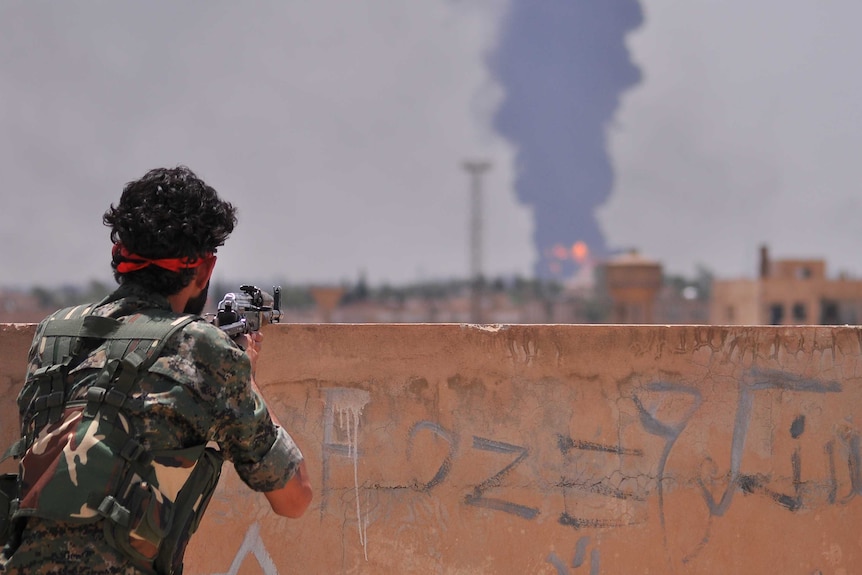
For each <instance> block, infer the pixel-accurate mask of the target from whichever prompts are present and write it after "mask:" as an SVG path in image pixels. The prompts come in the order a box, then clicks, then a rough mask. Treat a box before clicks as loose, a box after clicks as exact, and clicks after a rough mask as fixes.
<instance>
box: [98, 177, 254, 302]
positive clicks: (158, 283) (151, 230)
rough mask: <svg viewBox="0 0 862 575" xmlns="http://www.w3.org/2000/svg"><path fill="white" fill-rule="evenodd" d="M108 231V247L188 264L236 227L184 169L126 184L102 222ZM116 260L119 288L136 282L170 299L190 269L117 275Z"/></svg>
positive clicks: (228, 211)
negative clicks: (123, 248)
mask: <svg viewBox="0 0 862 575" xmlns="http://www.w3.org/2000/svg"><path fill="white" fill-rule="evenodd" d="M102 222H103V223H104V224H105V225H106V226H108V227H110V228H111V241H112V242H113V243H115V244H116V243H118V242H119V243H121V244H122V245H123V246H125V248H126V249H127V250H128V251H129V252H131V253H133V254H136V255H139V256H142V257H145V258H153V259H156V258H189V259H190V260H191V261H195V260H197V259H198V258H200V257H204V256H206V255H207V254H211V253H215V251H216V249H217V248H218V247H219V246H222V245H224V242H225V240H227V238H228V236H229V235H230V234H231V232H232V231H233V228H234V226H236V223H237V219H236V208H234V206H233V205H231V204H230V203H229V202H226V201H223V200H221V199H220V198H219V197H218V194H217V193H216V191H215V190H214V189H213V188H212V187H210V186H208V185H207V184H206V183H204V181H203V180H201V179H200V178H198V177H197V176H196V175H195V173H194V172H192V171H191V170H190V169H189V168H187V167H185V166H177V167H176V168H156V169H154V170H150V171H149V172H147V173H146V174H145V175H144V177H142V178H141V179H139V180H135V181H133V182H129V183H128V184H126V186H125V187H124V188H123V195H122V196H121V197H120V202H119V204H117V206H116V207H115V206H114V205H113V204H111V207H110V208H109V209H108V211H106V212H105V214H104V216H102ZM118 263H119V261H118V258H117V257H114V259H113V261H112V262H111V267H112V268H113V270H114V279H116V280H117V282H118V283H122V282H124V281H127V280H129V281H134V282H136V283H138V284H140V285H142V286H144V287H146V288H148V289H151V290H153V291H155V292H157V293H160V294H162V295H165V296H168V295H172V294H175V293H177V292H178V291H180V290H181V289H182V288H184V287H185V286H187V285H188V284H189V283H190V282H191V280H192V278H193V277H194V274H195V270H194V269H183V270H180V271H179V272H172V271H169V270H166V269H162V268H160V267H157V266H154V265H151V266H148V267H146V268H143V269H141V270H137V271H133V272H128V273H124V274H121V273H119V272H118V271H117V265H118Z"/></svg>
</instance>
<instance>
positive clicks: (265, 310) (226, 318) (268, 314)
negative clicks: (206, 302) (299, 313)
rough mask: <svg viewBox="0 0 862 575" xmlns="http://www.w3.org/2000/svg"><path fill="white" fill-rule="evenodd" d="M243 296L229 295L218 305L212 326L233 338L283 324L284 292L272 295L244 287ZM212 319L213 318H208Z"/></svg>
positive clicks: (274, 289)
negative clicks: (268, 325)
mask: <svg viewBox="0 0 862 575" xmlns="http://www.w3.org/2000/svg"><path fill="white" fill-rule="evenodd" d="M239 289H240V292H239V293H233V292H231V293H226V294H225V296H224V297H223V298H222V300H221V301H220V302H219V304H218V311H217V312H216V314H215V316H214V317H212V319H211V323H212V324H214V325H216V326H218V327H219V328H221V330H222V331H224V332H225V333H226V334H228V335H229V336H230V337H232V338H235V337H237V336H239V335H242V334H244V333H250V332H253V331H260V328H262V327H263V326H265V325H266V324H269V323H279V322H280V321H281V315H282V313H281V288H280V287H274V288H272V295H270V294H268V293H266V292H265V291H262V290H260V289H259V288H257V287H256V286H251V285H243V286H240V288H239ZM208 315H210V316H212V315H213V314H208Z"/></svg>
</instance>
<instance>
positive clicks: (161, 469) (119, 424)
mask: <svg viewBox="0 0 862 575" xmlns="http://www.w3.org/2000/svg"><path fill="white" fill-rule="evenodd" d="M92 309H93V308H92V307H90V308H88V307H84V306H79V307H76V308H67V309H64V310H60V311H59V312H57V313H55V314H53V315H52V316H51V317H50V318H49V319H48V320H46V323H45V324H44V331H43V332H42V334H41V339H40V341H39V342H36V345H38V346H39V353H40V355H41V357H42V365H41V367H40V368H39V369H38V370H36V371H35V373H33V374H31V376H30V377H28V379H27V383H26V384H25V387H24V391H23V392H22V394H32V399H31V401H30V404H29V407H28V408H27V409H26V410H25V412H24V416H23V421H22V431H21V437H22V438H21V440H20V442H19V445H18V446H17V448H16V450H15V451H16V453H15V455H16V456H17V457H19V458H20V460H19V470H20V473H19V478H18V489H19V494H20V497H19V500H18V501H17V502H13V504H12V506H13V514H12V516H13V518H19V517H21V518H23V517H42V518H46V519H52V520H57V521H64V522H71V523H89V522H95V521H99V520H102V519H104V520H105V522H104V523H105V536H106V538H107V540H108V542H109V543H110V544H111V545H112V546H113V547H114V548H115V549H117V550H118V551H120V552H122V553H123V554H124V555H126V556H127V557H129V558H130V559H131V560H132V561H133V562H134V564H135V565H136V567H138V568H139V569H141V570H144V571H146V572H150V573H155V574H158V575H176V574H179V573H182V556H183V553H184V552H185V547H186V545H187V543H188V541H189V538H190V537H191V535H192V533H193V532H194V531H195V530H196V529H197V526H198V523H199V521H200V518H201V516H202V515H203V512H204V510H205V509H206V506H207V504H208V503H209V499H210V497H211V496H212V493H213V491H214V490H215V487H216V484H217V483H218V478H219V474H220V471H221V465H222V461H223V460H222V456H221V454H220V453H219V452H218V451H217V450H215V449H212V448H208V447H206V446H205V445H198V446H193V447H190V448H187V449H182V450H171V451H148V450H147V449H146V448H145V447H144V446H143V445H141V443H139V442H138V441H137V440H136V436H137V434H136V432H135V429H134V428H133V424H132V420H131V419H130V418H129V417H128V414H129V413H132V412H134V411H137V410H138V408H140V407H142V405H143V401H142V399H141V398H140V397H139V396H140V386H139V384H138V382H139V380H140V378H141V377H143V376H144V375H146V373H147V370H148V369H149V367H150V366H151V365H152V364H153V363H154V362H155V361H156V359H158V357H159V353H160V351H161V349H162V347H163V346H164V344H165V342H166V341H167V340H168V339H169V338H170V337H171V335H173V334H174V333H176V332H177V331H178V330H180V329H182V328H183V327H184V326H186V325H187V324H188V323H190V322H192V321H195V320H196V319H199V318H198V317H196V316H179V317H178V316H177V315H176V314H172V313H170V312H168V311H166V310H147V312H146V313H140V314H135V315H131V316H127V317H124V318H122V320H117V319H113V318H107V317H99V316H95V315H91V314H90V312H91V311H92ZM85 359H86V360H87V364H88V365H89V364H92V368H87V369H79V370H75V368H76V367H77V366H79V365H80V364H81V362H82V361H84V360H85ZM81 367H86V366H81ZM24 397H26V395H24ZM70 397H74V398H75V399H74V400H70V399H69V398H70Z"/></svg>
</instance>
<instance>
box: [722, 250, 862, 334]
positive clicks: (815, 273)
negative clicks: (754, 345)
mask: <svg viewBox="0 0 862 575" xmlns="http://www.w3.org/2000/svg"><path fill="white" fill-rule="evenodd" d="M860 319H862V280H857V279H849V278H845V277H839V278H837V279H830V278H828V277H827V275H826V262H825V261H824V260H822V259H782V260H772V259H771V258H770V256H769V250H768V248H767V247H765V246H764V247H762V248H761V250H760V269H759V274H758V277H757V279H736V280H716V281H714V282H713V291H712V305H711V308H710V323H712V324H716V325H805V324H807V325H812V324H813V325H840V324H858V323H860Z"/></svg>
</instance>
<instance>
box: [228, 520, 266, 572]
mask: <svg viewBox="0 0 862 575" xmlns="http://www.w3.org/2000/svg"><path fill="white" fill-rule="evenodd" d="M249 555H251V556H252V557H254V558H255V559H256V560H257V563H258V565H260V569H261V571H263V574H264V575H278V569H277V568H276V566H275V563H274V562H273V561H272V558H271V557H270V556H269V553H267V551H266V547H265V546H264V544H263V540H262V539H261V538H260V525H259V524H257V523H254V524H252V525H251V527H249V528H248V531H246V534H245V538H244V539H243V540H242V544H241V545H240V546H239V550H238V551H237V552H236V555H235V556H234V558H233V561H232V562H231V564H230V568H229V569H228V570H227V571H226V572H224V573H214V574H213V575H237V574H238V573H239V568H240V567H241V566H242V563H243V561H245V558H246V557H248V556H249Z"/></svg>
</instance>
